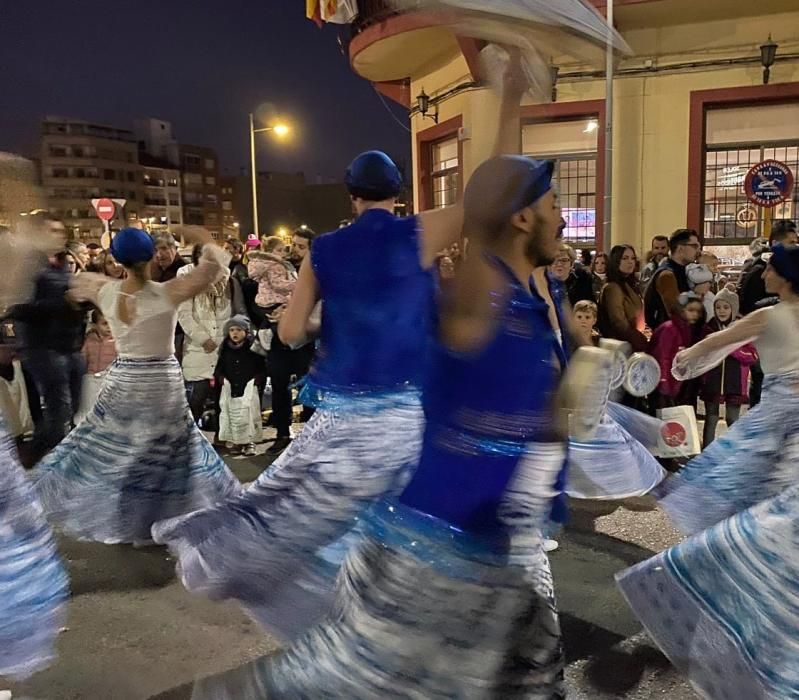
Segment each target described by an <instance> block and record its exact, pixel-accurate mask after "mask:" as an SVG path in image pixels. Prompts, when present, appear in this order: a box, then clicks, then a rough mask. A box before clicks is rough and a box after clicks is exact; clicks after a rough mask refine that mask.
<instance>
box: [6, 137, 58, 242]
mask: <svg viewBox="0 0 799 700" xmlns="http://www.w3.org/2000/svg"><path fill="white" fill-rule="evenodd" d="M38 180H39V177H38V173H37V172H36V164H35V163H34V162H33V161H32V160H28V159H27V158H23V157H22V156H19V155H17V154H16V153H5V152H2V151H0V226H9V227H14V226H16V225H17V224H18V223H20V222H21V221H22V220H23V219H24V218H25V217H26V216H28V214H30V213H32V212H35V211H36V210H37V209H44V208H46V207H47V201H46V199H45V197H44V192H43V191H42V189H41V187H39V184H38Z"/></svg>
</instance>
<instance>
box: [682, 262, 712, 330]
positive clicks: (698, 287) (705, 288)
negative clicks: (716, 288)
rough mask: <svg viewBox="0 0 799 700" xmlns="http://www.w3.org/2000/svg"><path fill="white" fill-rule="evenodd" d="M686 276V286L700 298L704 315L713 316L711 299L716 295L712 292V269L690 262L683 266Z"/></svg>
mask: <svg viewBox="0 0 799 700" xmlns="http://www.w3.org/2000/svg"><path fill="white" fill-rule="evenodd" d="M685 273H686V276H687V277H688V287H689V288H690V290H691V291H692V292H693V293H694V294H696V295H697V296H698V297H699V298H700V299H701V300H702V305H703V306H704V307H705V317H706V318H713V313H714V312H713V301H714V300H715V298H716V296H715V295H714V294H713V291H712V286H713V271H712V270H711V269H710V268H709V267H708V266H707V265H704V264H702V263H691V264H690V265H688V267H686V268H685Z"/></svg>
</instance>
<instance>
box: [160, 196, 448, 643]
mask: <svg viewBox="0 0 799 700" xmlns="http://www.w3.org/2000/svg"><path fill="white" fill-rule="evenodd" d="M311 262H312V264H313V268H314V272H315V275H316V278H317V281H318V283H319V288H320V293H321V298H322V305H323V306H322V308H323V311H322V333H321V343H320V347H319V351H318V354H317V359H316V362H315V364H314V366H313V367H312V369H311V372H310V374H309V377H308V383H307V386H306V387H305V389H304V395H303V402H304V403H305V404H306V405H308V404H311V405H315V406H316V407H317V411H316V413H315V415H314V416H313V418H312V419H311V420H310V421H309V422H308V424H307V425H306V426H305V428H304V430H303V431H302V433H301V434H300V436H299V437H298V438H297V439H296V440H295V441H294V442H293V443H292V445H291V446H290V447H289V448H288V450H286V452H284V453H283V454H282V455H281V456H280V458H278V459H277V460H276V461H275V462H274V463H273V464H272V465H271V466H270V467H269V468H268V469H267V470H266V471H265V472H264V473H263V474H262V475H261V476H260V477H259V479H258V480H257V481H256V482H255V483H254V484H253V485H252V486H251V487H250V488H249V489H248V490H247V491H246V492H245V493H243V494H241V495H240V496H238V497H237V498H234V499H232V500H230V501H228V502H227V503H224V504H221V505H219V506H217V507H214V508H209V509H206V510H202V511H198V512H195V513H191V514H189V515H187V516H184V517H181V518H176V519H173V520H168V521H164V522H161V523H158V524H156V526H155V527H154V528H153V536H154V538H155V539H156V541H159V542H163V543H165V544H168V545H169V547H170V548H171V549H172V551H173V552H174V553H175V554H176V555H177V557H178V558H179V572H180V575H181V578H182V580H183V583H184V584H185V585H186V587H187V588H188V589H189V590H192V591H203V592H206V593H208V594H209V595H211V596H213V597H229V598H235V599H237V600H239V601H241V602H242V603H243V604H244V605H245V607H246V608H247V609H248V611H249V612H250V613H251V614H252V615H253V616H254V617H255V618H256V619H257V620H258V621H259V622H261V623H262V624H263V625H264V626H266V627H268V628H269V629H270V630H271V631H272V632H273V633H276V634H278V635H280V636H282V637H284V638H289V639H290V638H293V637H295V636H296V635H297V634H299V633H300V632H302V631H304V630H305V629H307V627H308V626H309V625H311V624H313V623H314V622H315V621H317V620H318V619H319V618H320V617H321V615H323V614H324V612H326V611H327V610H328V609H329V605H330V597H331V595H332V589H333V582H334V579H335V575H336V572H337V571H338V568H339V566H340V563H341V559H342V557H343V553H344V552H345V551H346V549H347V546H348V544H347V542H346V540H343V541H341V542H338V540H339V538H341V537H342V536H343V535H345V534H346V533H347V532H348V531H350V530H351V529H352V528H353V526H354V525H355V517H356V516H357V515H358V513H360V512H361V511H362V510H363V509H364V508H365V507H366V506H367V505H369V504H371V503H373V502H375V501H376V500H377V499H380V498H382V497H384V496H386V495H395V496H396V495H397V494H399V493H400V491H401V490H402V488H403V486H405V484H406V483H407V482H408V479H409V478H410V476H411V469H412V467H414V466H415V465H416V463H417V462H418V458H419V450H420V447H421V437H422V430H423V421H424V416H423V413H422V408H421V400H420V387H421V380H422V376H423V374H424V369H425V368H424V363H425V357H426V356H427V346H428V344H429V342H430V324H431V317H432V302H433V294H434V281H433V277H432V275H431V273H430V271H429V270H425V269H423V268H422V266H421V262H420V250H419V232H418V221H417V219H415V218H400V219H398V218H396V217H394V216H393V215H392V214H391V213H390V212H388V211H385V210H382V209H372V210H368V211H366V212H365V213H364V214H363V215H362V216H361V217H360V218H359V219H358V220H357V221H356V222H355V223H354V224H352V225H351V226H349V227H346V228H343V229H340V230H338V231H335V232H333V233H329V234H326V235H324V236H322V237H320V238H318V239H317V240H316V241H315V242H314V246H313V248H312V251H311ZM337 542H338V544H336V543H337Z"/></svg>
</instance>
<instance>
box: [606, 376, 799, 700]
mask: <svg viewBox="0 0 799 700" xmlns="http://www.w3.org/2000/svg"><path fill="white" fill-rule="evenodd" d="M795 381H796V376H794V375H790V376H789V375H785V376H774V377H768V376H767V378H766V382H765V383H764V389H763V397H762V400H761V403H760V404H758V405H757V406H756V407H755V408H753V409H752V410H751V411H750V412H749V413H747V414H746V415H745V416H744V417H743V418H742V419H741V420H739V421H737V422H736V423H735V425H734V426H732V428H731V429H730V430H729V432H728V433H727V434H726V435H725V436H724V437H722V438H719V439H718V440H716V441H715V442H714V443H713V444H712V445H711V446H710V447H709V448H708V449H706V450H705V451H704V452H703V453H702V454H701V455H699V456H698V457H696V458H695V459H694V460H692V461H691V462H690V463H689V464H688V465H687V467H686V468H685V470H684V472H682V473H681V474H679V475H678V476H676V477H674V478H672V479H671V480H670V481H669V482H667V484H665V485H664V487H663V488H662V492H661V496H663V497H662V500H661V504H662V505H663V507H664V508H665V509H666V510H667V511H668V513H669V514H670V516H671V517H672V518H673V519H674V521H675V523H676V524H677V525H678V526H679V527H680V528H681V529H682V530H683V531H685V532H687V533H697V532H698V533H699V534H695V535H694V536H693V537H691V538H690V539H688V540H686V541H685V542H682V543H680V544H678V545H676V546H675V547H672V548H671V549H669V550H667V551H666V552H663V553H662V554H660V555H658V556H657V557H654V558H652V559H650V560H648V561H645V562H643V563H641V564H639V565H637V566H635V567H633V568H631V569H628V570H627V571H625V572H622V573H621V574H620V575H619V576H618V579H619V585H620V587H621V589H622V592H623V593H624V595H625V596H626V598H627V600H628V602H629V603H630V605H631V607H632V608H633V610H634V611H635V613H636V615H637V616H638V617H639V618H640V619H641V621H642V622H643V623H644V625H645V627H646V629H647V630H648V631H649V633H650V634H651V635H652V637H653V638H654V639H655V641H656V642H657V643H658V645H659V646H660V648H661V649H663V651H664V653H665V654H666V655H667V656H668V657H669V658H670V659H671V660H672V662H673V663H674V664H675V665H676V666H678V667H679V668H680V669H681V670H682V671H683V672H685V673H686V674H687V675H688V676H689V678H690V679H691V681H692V683H693V684H694V685H695V686H696V687H697V689H698V690H699V691H700V692H701V693H703V694H704V695H705V696H706V697H709V698H712V699H713V700H717V699H718V700H720V699H721V698H726V699H729V700H760V699H765V698H768V699H769V700H771V699H775V700H776V699H777V698H779V699H780V700H785V699H788V698H799V652H798V651H797V649H798V648H799V394H797V392H796V391H795V390H794V389H793V388H792V385H794V384H795Z"/></svg>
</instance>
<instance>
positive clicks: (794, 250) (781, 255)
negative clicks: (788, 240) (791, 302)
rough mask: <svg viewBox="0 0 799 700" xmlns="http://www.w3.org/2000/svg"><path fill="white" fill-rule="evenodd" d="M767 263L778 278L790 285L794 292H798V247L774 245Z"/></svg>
mask: <svg viewBox="0 0 799 700" xmlns="http://www.w3.org/2000/svg"><path fill="white" fill-rule="evenodd" d="M768 263H769V265H771V266H772V267H773V268H774V269H775V270H776V271H777V274H778V275H779V276H780V277H782V278H783V279H786V280H788V281H789V282H790V283H791V286H792V287H793V288H794V290H795V291H799V246H795V245H791V246H785V245H782V244H781V243H778V244H776V245H775V246H774V247H773V248H772V253H771V257H770V258H769V259H768Z"/></svg>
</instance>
